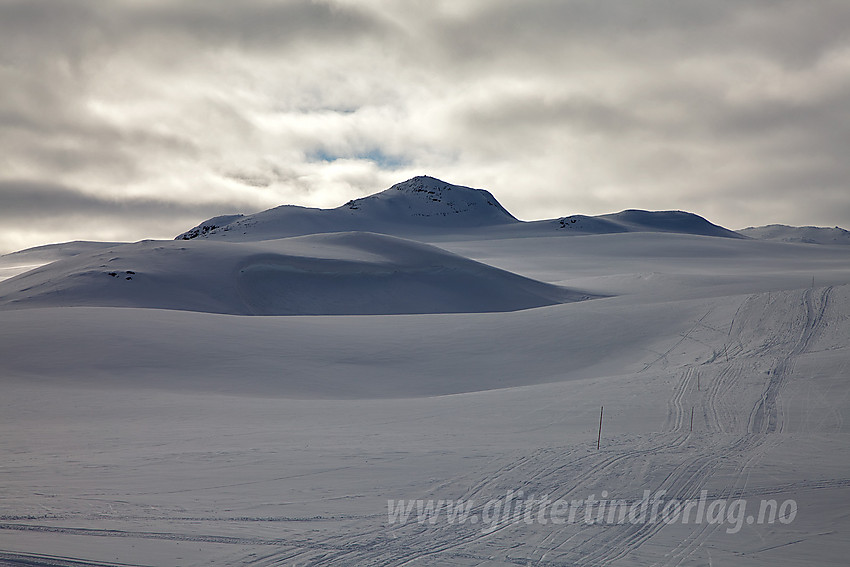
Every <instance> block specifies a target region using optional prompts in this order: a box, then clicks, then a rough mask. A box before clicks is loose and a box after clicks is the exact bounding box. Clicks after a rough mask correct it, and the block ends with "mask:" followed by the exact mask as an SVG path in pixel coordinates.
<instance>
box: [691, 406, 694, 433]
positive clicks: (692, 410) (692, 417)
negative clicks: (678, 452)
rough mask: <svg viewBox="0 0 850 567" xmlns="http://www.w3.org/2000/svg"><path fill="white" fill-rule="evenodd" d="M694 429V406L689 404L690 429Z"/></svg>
mask: <svg viewBox="0 0 850 567" xmlns="http://www.w3.org/2000/svg"><path fill="white" fill-rule="evenodd" d="M693 430H694V406H691V431H693Z"/></svg>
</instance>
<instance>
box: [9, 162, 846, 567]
mask: <svg viewBox="0 0 850 567" xmlns="http://www.w3.org/2000/svg"><path fill="white" fill-rule="evenodd" d="M429 179H430V178H429ZM423 187H427V184H426V185H423ZM452 187H453V189H451V191H460V192H461V193H462V194H463V195H465V196H467V197H468V196H469V195H473V196H475V199H477V198H479V197H480V198H481V199H483V201H477V200H475V199H473V198H472V197H469V200H468V201H462V202H470V203H472V202H475V203H486V201H487V200H488V199H491V198H492V196H489V197H488V196H487V195H489V194H486V195H485V194H483V193H481V194H467V193H465V192H463V191H462V190H463V189H464V188H458V187H457V186H452ZM428 190H431V189H428ZM417 195H418V193H417ZM415 198H417V199H418V198H419V196H417V197H415ZM367 199H368V198H367ZM458 201H459V202H461V199H458ZM493 201H495V199H493ZM404 203H405V201H393V204H392V207H395V208H398V207H400V206H402V205H403V204H404ZM406 203H418V201H406ZM434 203H435V206H437V205H439V206H443V204H444V203H442V202H441V203H437V202H436V201H434ZM367 206H368V205H367ZM405 206H406V205H405ZM427 206H430V205H427ZM477 206H478V205H476V206H472V205H470V206H469V207H467V209H465V210H466V212H462V213H458V214H459V215H461V217H458V218H453V220H452V222H453V223H454V224H453V225H452V226H451V227H447V226H446V225H445V224H440V223H438V224H437V225H434V226H432V227H431V228H430V229H429V228H428V225H427V224H424V225H420V226H419V227H418V228H417V231H418V232H417V234H401V236H403V237H404V238H399V237H398V235H397V236H387V234H390V233H391V232H390V231H389V230H375V232H381V233H383V234H374V233H372V232H370V233H365V232H361V231H360V230H361V229H356V228H355V231H354V232H350V230H351V229H352V227H349V228H348V230H349V231H348V232H344V231H336V230H335V231H332V232H333V233H332V234H312V235H307V236H297V237H294V238H291V237H289V236H292V235H288V234H277V235H274V236H275V237H274V238H266V236H269V235H272V232H273V231H272V230H271V228H270V225H269V226H265V227H263V228H259V227H258V229H257V230H258V231H260V232H261V233H262V235H263V237H258V236H257V234H250V230H246V231H245V232H248V233H249V234H244V235H243V237H244V238H237V237H235V236H234V235H235V231H233V230H230V231H224V232H226V234H228V236H216V235H217V234H218V233H217V232H216V231H214V230H208V231H206V235H201V234H199V235H198V236H197V237H195V238H190V239H188V240H182V239H181V240H176V241H170V242H154V241H144V242H140V243H136V244H113V243H107V244H105V245H104V246H103V247H99V246H96V245H83V246H79V245H78V246H76V247H75V248H71V247H69V248H68V250H67V251H65V252H62V247H58V248H53V249H51V250H49V251H48V252H50V254H53V256H50V257H46V256H45V257H42V258H41V260H40V261H47V260H49V259H57V260H58V261H57V262H55V263H53V264H48V265H44V266H42V267H40V268H36V269H34V270H31V271H28V272H27V271H25V270H26V267H25V266H32V265H33V264H37V263H39V258H37V257H36V256H33V255H31V256H30V257H29V259H28V260H26V262H24V261H22V260H25V259H26V255H25V254H21V253H19V255H18V256H17V257H15V258H13V256H15V255H9V256H6V257H3V258H2V259H0V268H5V269H6V270H7V272H6V274H7V275H9V276H11V275H12V274H14V273H16V272H23V273H20V274H19V275H16V276H14V277H9V279H6V280H4V281H3V282H2V283H0V376H1V377H2V378H0V379H2V392H3V395H2V397H0V455H2V460H0V565H52V566H82V565H145V566H152V565H162V566H174V565H181V566H188V565H197V566H209V565H257V566H271V565H411V566H413V565H469V566H497V565H499V566H502V565H547V566H556V565H557V566H574V565H614V566H638V565H640V566H644V565H658V566H668V565H669V566H674V565H683V566H685V565H736V566H738V565H743V566H750V565H753V566H755V565H771V566H773V565H788V566H798V565H836V566H837V565H846V562H847V560H846V558H847V554H848V552H850V544H848V541H850V537H848V536H850V516H848V514H847V510H846V506H847V504H848V502H850V472H848V471H850V436H848V433H847V430H845V429H844V423H845V421H846V419H847V418H850V388H848V383H847V380H848V371H850V351H848V344H850V247H846V246H837V245H817V244H800V243H788V242H776V241H763V240H756V239H750V238H740V237H734V236H731V237H730V236H729V235H727V234H725V233H718V234H716V235H706V234H705V233H704V232H705V225H703V224H702V223H701V222H698V221H697V222H694V217H695V215H688V214H687V213H683V214H680V215H672V216H671V215H670V214H662V215H661V216H659V217H653V216H652V215H651V214H650V215H649V216H646V215H643V214H640V215H625V216H626V217H629V218H631V219H632V220H631V221H630V222H633V223H634V222H640V223H641V224H640V226H637V225H632V227H631V228H630V230H616V231H612V230H601V229H600V230H598V231H597V233H594V232H592V231H591V228H590V225H591V223H590V222H587V223H586V224H587V226H588V228H587V230H586V231H584V232H580V231H572V232H570V231H569V230H568V229H565V230H558V229H557V226H559V225H560V222H559V221H558V220H556V221H540V222H539V223H537V224H535V223H521V222H520V221H516V220H515V219H514V220H512V221H511V220H508V221H505V222H498V223H496V222H493V223H490V222H489V221H488V222H483V221H481V219H480V218H478V217H477V216H476V217H475V218H474V219H473V221H472V222H471V223H470V224H468V225H467V224H464V223H463V222H460V221H459V220H458V219H460V218H463V215H468V214H473V215H478V213H477V212H476V211H478V210H481V209H479V208H476V207H477ZM482 206H486V207H488V208H487V209H484V210H487V211H488V213H487V214H488V215H490V214H492V213H491V212H490V211H489V208H490V207H493V208H494V210H496V209H500V208H501V207H500V206H498V203H497V202H496V204H494V205H482ZM417 207H419V205H416V206H414V207H413V209H411V210H414V211H419V209H417ZM378 209H380V210H378ZM378 209H376V210H378V212H375V213H374V214H372V213H370V214H369V215H367V216H366V218H367V219H373V220H375V219H377V218H378V217H381V218H383V217H382V215H384V214H385V213H384V212H383V209H381V208H380V207H378ZM349 210H350V209H349ZM394 210H395V209H394ZM430 210H432V209H426V211H430ZM439 210H442V209H439ZM469 211H473V212H472V213H470V212H469ZM392 214H397V213H392ZM500 214H501V213H500ZM506 214H508V215H509V213H506ZM370 215H371V216H370ZM682 215H685V216H682ZM636 217H639V218H636ZM248 218H249V217H233V219H236V220H232V222H239V220H238V219H243V220H244V219H248ZM441 218H443V217H441ZM511 218H512V217H511ZM564 218H566V219H569V218H570V217H564ZM583 218H584V219H595V218H597V217H583ZM618 218H619V220H618V222H625V220H624V218H623V216H622V215H621V216H620V217H618ZM681 219H685V220H686V221H687V222H685V223H681V222H679V220H681ZM696 219H699V217H696ZM360 220H362V218H361V219H360ZM655 220H657V221H658V222H659V226H658V229H657V230H652V227H653V222H654V221H655ZM703 220H704V219H703ZM479 221H480V222H479ZM310 222H313V221H310ZM322 222H324V221H322ZM358 222H360V221H358ZM363 222H365V221H363ZM440 222H441V223H442V222H443V221H440ZM582 222H584V221H582ZM706 222H707V221H706ZM258 224H259V223H258ZM374 224H375V225H376V226H377V228H378V229H380V228H381V226H384V227H386V226H388V225H381V224H380V222H378V221H377V220H376V221H375V223H374ZM567 224H578V221H577V223H570V222H569V221H567ZM709 224H710V223H709ZM710 226H716V225H710ZM423 227H424V228H423ZM609 228H610V227H609ZM512 230H513V231H516V232H515V233H511V231H512ZM671 230H672V232H671ZM711 230H714V229H711ZM723 230H725V229H723ZM42 252H44V251H42ZM45 253H46V252H45ZM113 258H114V260H113ZM15 262H17V264H15ZM110 272H115V274H116V275H115V276H112V275H110ZM129 272H133V273H132V274H130V273H129ZM127 277H131V278H132V279H131V280H127V279H126V278H127ZM129 286H135V287H129ZM284 301H285V302H286V303H284ZM340 305H345V306H349V307H350V309H347V310H343V309H342V308H341V307H339V306H340ZM283 306H285V308H284V307H283ZM329 306H333V307H329ZM271 313H274V315H268V314H271ZM257 314H266V315H264V316H258V315H257ZM282 314H285V315H282ZM603 406H604V410H603V412H602V413H603V422H602V428H601V437H598V435H599V423H600V410H601V408H602V407H603ZM845 416H847V417H845ZM597 439H599V448H598V449H597ZM646 494H649V497H648V498H649V499H647V500H645V495H646ZM652 499H655V502H656V506H657V508H658V509H659V510H661V509H662V508H664V506H665V505H666V504H667V503H670V502H672V501H674V500H675V501H677V502H679V503H680V504H685V503H689V505H692V508H689V509H688V510H689V512H688V513H689V514H690V515H689V517H688V521H687V522H686V521H684V520H683V519H682V518H683V515H684V511H682V514H680V516H679V518H678V519H677V520H675V521H670V522H666V521H662V520H660V519H657V520H656V521H648V520H646V519H644V520H643V521H634V522H633V521H628V519H627V520H626V521H621V522H618V521H616V517H614V518H613V520H614V521H609V520H608V512H610V510H611V509H616V508H615V504H613V503H612V502H614V501H619V502H621V503H622V506H623V507H622V509H623V510H625V509H626V506H628V509H634V510H636V511H637V510H640V509H641V506H642V505H643V504H644V503H645V504H646V508H647V509H651V507H652V502H653V500H652ZM573 501H575V502H579V503H583V504H581V505H580V506H579V507H577V508H576V509H575V510H574V511H573V512H574V515H573V517H572V519H570V518H569V515H568V514H566V511H567V510H568V506H569V505H571V503H572V502H573ZM594 501H595V502H596V503H597V504H596V508H593V507H592V506H593V502H594ZM601 501H605V502H606V503H607V504H606V505H607V506H609V509H608V510H607V511H606V510H603V511H600V507H599V506H600V504H599V502H601ZM429 502H430V504H429ZM555 502H561V503H562V506H567V507H565V508H561V509H559V508H558V507H557V506H555V505H554V503H555ZM700 502H702V507H703V509H702V512H699V510H700V504H699V503H700ZM764 502H767V503H768V504H764ZM771 502H772V504H771ZM792 502H793V507H792V504H791V503H792ZM459 503H460V504H461V505H462V506H463V510H464V512H465V513H466V516H464V518H465V519H463V520H460V519H459V518H458V517H457V516H449V515H448V514H449V509H448V505H449V504H450V505H451V507H452V511H451V513H452V514H454V513H455V512H457V505H458V504H459ZM429 506H430V512H429V511H428V507H429ZM762 508H763V509H762ZM774 508H775V509H774ZM780 508H781V510H780ZM792 510H793V513H792ZM435 511H439V514H437V515H435ZM559 512H564V514H566V515H564V514H561V515H559ZM586 514H588V515H587V516H586ZM771 514H772V516H771ZM760 515H764V516H765V517H764V519H763V521H762V520H760V518H759V516H760ZM698 518H699V519H698ZM750 518H752V521H750ZM768 518H772V519H773V521H768ZM420 520H421V521H420ZM637 520H639V518H637Z"/></svg>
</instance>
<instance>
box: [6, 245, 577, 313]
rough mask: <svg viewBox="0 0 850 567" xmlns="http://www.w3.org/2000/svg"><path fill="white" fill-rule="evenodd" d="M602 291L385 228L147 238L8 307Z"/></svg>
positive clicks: (527, 299) (101, 253) (28, 278)
mask: <svg viewBox="0 0 850 567" xmlns="http://www.w3.org/2000/svg"><path fill="white" fill-rule="evenodd" d="M589 297H590V296H589V295H588V294H583V293H580V292H575V291H571V290H568V289H565V288H562V287H558V286H555V285H551V284H547V283H543V282H539V281H536V280H532V279H529V278H525V277H522V276H519V275H517V274H513V273H511V272H507V271H504V270H500V269H497V268H493V267H491V266H488V265H486V264H482V263H479V262H475V261H473V260H469V259H466V258H464V257H462V256H458V255H455V254H452V253H449V252H446V251H443V250H441V249H439V248H435V247H433V246H430V245H427V244H422V243H418V242H412V241H409V240H403V239H400V238H396V237H392V236H386V235H379V234H374V233H366V232H357V233H334V234H320V235H311V236H304V237H294V238H288V239H279V240H270V241H263V242H252V243H248V242H242V243H230V242H220V241H195V242H185V243H184V242H180V241H167V242H162V241H143V242H139V243H135V244H125V245H121V246H115V247H112V248H108V249H106V250H98V251H95V252H90V253H81V254H78V255H76V256H74V257H71V258H68V259H65V260H60V261H58V262H54V263H52V264H48V265H46V266H42V267H40V268H37V269H35V270H31V271H29V272H27V273H25V274H21V275H19V276H16V277H14V278H10V279H8V280H6V281H4V282H2V283H0V308H23V307H47V306H50V307H54V306H103V307H146V308H163V309H178V310H189V311H205V312H210V313H229V314H241V315H249V314H253V315H354V314H400V313H458V312H470V313H472V312H493V311H516V310H520V309H529V308H533V307H541V306H544V305H553V304H556V303H562V302H568V301H576V300H581V299H587V298H589Z"/></svg>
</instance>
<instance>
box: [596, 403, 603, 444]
mask: <svg viewBox="0 0 850 567" xmlns="http://www.w3.org/2000/svg"><path fill="white" fill-rule="evenodd" d="M603 411H605V406H600V407H599V435H597V436H596V450H597V451H598V450H599V444H600V443H601V442H602V412H603Z"/></svg>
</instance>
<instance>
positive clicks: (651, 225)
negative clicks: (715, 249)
mask: <svg viewBox="0 0 850 567" xmlns="http://www.w3.org/2000/svg"><path fill="white" fill-rule="evenodd" d="M556 222H557V223H558V225H559V226H558V228H559V229H564V230H568V231H573V232H579V233H582V234H611V233H618V232H673V233H679V234H694V235H697V236H719V237H724V238H746V237H745V236H742V235H741V234H738V233H737V232H735V231H732V230H729V229H728V228H723V227H722V226H719V225H716V224H714V223H711V222H709V221H708V220H706V219H704V218H703V217H701V216H699V215H696V214H694V213H689V212H686V211H645V210H641V209H627V210H624V211H620V212H619V213H610V214H607V215H599V216H593V217H589V216H585V215H572V216H569V217H563V218H560V219H558V220H557V221H556Z"/></svg>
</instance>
